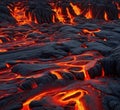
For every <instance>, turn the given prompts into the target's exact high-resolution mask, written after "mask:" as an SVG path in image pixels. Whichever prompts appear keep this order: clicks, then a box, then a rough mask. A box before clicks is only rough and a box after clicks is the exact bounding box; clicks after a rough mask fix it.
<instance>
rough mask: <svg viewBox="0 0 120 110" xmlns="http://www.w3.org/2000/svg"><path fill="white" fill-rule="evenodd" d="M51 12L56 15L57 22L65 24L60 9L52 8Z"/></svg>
mask: <svg viewBox="0 0 120 110" xmlns="http://www.w3.org/2000/svg"><path fill="white" fill-rule="evenodd" d="M53 11H54V12H55V13H56V18H57V19H58V20H59V22H62V23H65V20H64V16H63V14H62V8H60V7H54V9H53Z"/></svg>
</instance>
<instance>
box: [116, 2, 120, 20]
mask: <svg viewBox="0 0 120 110" xmlns="http://www.w3.org/2000/svg"><path fill="white" fill-rule="evenodd" d="M115 4H116V6H117V9H118V11H119V12H118V18H119V19H120V3H117V2H115Z"/></svg>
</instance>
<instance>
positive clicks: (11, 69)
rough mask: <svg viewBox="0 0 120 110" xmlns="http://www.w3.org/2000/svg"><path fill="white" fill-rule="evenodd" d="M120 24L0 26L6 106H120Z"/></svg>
mask: <svg viewBox="0 0 120 110" xmlns="http://www.w3.org/2000/svg"><path fill="white" fill-rule="evenodd" d="M119 43H120V22H119V20H116V21H111V22H105V21H103V20H86V19H80V20H79V21H77V23H76V24H74V25H70V24H61V23H54V24H52V23H51V24H45V23H44V24H42V25H39V24H31V25H21V26H18V25H5V24H4V23H3V24H2V23H1V24H0V110H93V109H94V110H119V109H120V99H119V97H120V79H119V76H120V75H119V74H120V57H119V56H120V46H119Z"/></svg>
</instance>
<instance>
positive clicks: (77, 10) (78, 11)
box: [70, 3, 82, 15]
mask: <svg viewBox="0 0 120 110" xmlns="http://www.w3.org/2000/svg"><path fill="white" fill-rule="evenodd" d="M70 5H71V7H72V8H73V10H74V12H75V14H76V15H80V14H81V13H82V12H81V9H80V8H79V7H78V6H77V5H74V4H73V3H70Z"/></svg>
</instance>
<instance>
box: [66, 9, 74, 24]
mask: <svg viewBox="0 0 120 110" xmlns="http://www.w3.org/2000/svg"><path fill="white" fill-rule="evenodd" d="M66 10H67V15H68V18H69V19H70V23H71V24H73V23H74V22H73V19H74V17H73V16H72V15H71V14H70V11H69V9H68V8H66Z"/></svg>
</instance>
